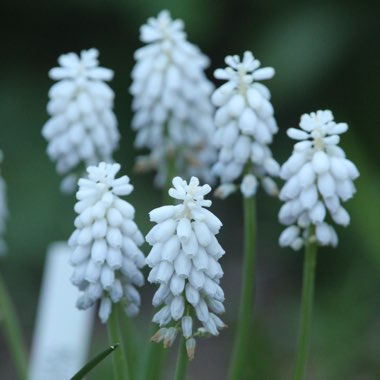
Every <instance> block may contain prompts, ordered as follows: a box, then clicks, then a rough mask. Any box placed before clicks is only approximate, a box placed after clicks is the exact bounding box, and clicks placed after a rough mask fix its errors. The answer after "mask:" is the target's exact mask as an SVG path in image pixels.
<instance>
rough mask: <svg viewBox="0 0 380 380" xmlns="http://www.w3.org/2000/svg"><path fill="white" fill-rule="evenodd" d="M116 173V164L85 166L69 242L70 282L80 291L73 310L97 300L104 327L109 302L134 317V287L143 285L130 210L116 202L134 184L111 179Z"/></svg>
mask: <svg viewBox="0 0 380 380" xmlns="http://www.w3.org/2000/svg"><path fill="white" fill-rule="evenodd" d="M119 170H120V165H119V164H117V163H113V164H108V163H104V162H101V163H99V164H98V166H90V167H88V168H87V172H88V178H81V179H80V180H79V182H78V184H79V190H78V192H77V193H76V197H77V200H78V202H77V203H76V204H75V208H74V209H75V212H76V213H77V214H78V216H77V217H76V219H75V227H76V230H75V231H74V233H73V234H72V235H71V237H70V239H69V245H70V246H71V247H72V248H73V252H72V255H71V259H70V261H71V264H72V265H73V266H74V273H73V275H72V278H71V281H72V283H73V284H74V285H76V286H77V287H78V288H79V289H80V290H81V291H82V292H83V294H82V295H81V296H80V298H79V299H78V302H77V307H78V308H79V309H87V308H89V307H91V306H92V305H93V304H94V303H95V302H96V301H97V300H100V307H99V318H100V320H101V321H102V322H103V323H105V322H106V321H107V320H108V317H109V315H110V313H111V310H112V303H117V302H120V303H122V304H123V306H124V309H125V311H126V313H127V314H128V315H130V316H135V315H136V314H137V313H138V312H139V308H140V295H139V293H138V291H137V289H136V287H140V286H142V285H143V284H144V277H143V274H142V273H141V268H142V267H143V266H144V265H145V256H144V254H143V253H142V252H141V250H140V249H139V246H140V245H141V244H142V243H143V242H144V237H143V235H142V234H141V232H140V230H139V228H138V227H137V225H136V223H135V222H134V220H133V219H134V214H135V209H134V207H133V206H132V205H131V204H130V203H128V202H127V201H125V200H123V199H121V198H120V196H123V195H129V194H130V193H131V192H132V190H133V186H132V185H131V184H130V183H129V178H128V176H126V175H124V176H122V177H120V178H115V176H116V174H117V172H118V171H119Z"/></svg>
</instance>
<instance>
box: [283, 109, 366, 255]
mask: <svg viewBox="0 0 380 380" xmlns="http://www.w3.org/2000/svg"><path fill="white" fill-rule="evenodd" d="M300 127H301V129H295V128H290V129H288V132H287V133H288V136H289V137H290V138H292V139H294V140H299V142H297V143H296V144H295V145H294V150H293V153H292V155H291V156H290V158H289V159H288V160H287V161H286V162H285V163H284V164H283V165H282V167H281V178H283V179H284V180H286V183H285V185H284V186H283V188H282V189H281V192H280V199H281V200H283V201H284V202H285V204H284V205H283V206H282V207H281V210H280V213H279V219H280V222H281V223H283V224H285V225H288V226H289V227H287V228H286V229H285V230H284V231H283V232H282V234H281V236H280V245H281V246H290V247H292V248H293V249H295V250H297V249H300V248H301V247H302V246H303V245H304V244H305V241H306V240H307V239H315V240H316V242H317V243H318V244H320V245H332V246H336V245H337V244H338V237H337V234H336V232H335V230H334V228H333V227H332V226H331V225H330V224H329V223H328V222H327V221H326V217H327V211H328V213H329V214H330V216H331V219H332V221H334V222H335V223H337V224H339V225H342V226H347V225H348V224H349V222H350V216H349V214H348V212H347V211H346V210H345V209H344V208H343V207H342V206H341V202H340V201H347V200H348V199H350V198H351V197H352V196H353V194H354V193H355V186H354V184H353V180H355V179H356V178H357V177H358V176H359V172H358V170H357V168H356V166H355V165H354V164H353V163H352V162H351V161H350V160H348V159H347V158H346V155H345V153H344V151H343V150H342V149H341V148H340V147H339V146H338V143H339V141H340V137H339V135H340V134H342V133H344V132H346V131H347V129H348V126H347V124H346V123H335V122H334V117H333V114H332V113H331V111H328V110H326V111H317V112H316V113H314V112H312V113H311V114H304V115H302V117H301V121H300ZM311 227H313V231H312V233H313V234H312V235H310V231H311ZM314 229H315V231H314Z"/></svg>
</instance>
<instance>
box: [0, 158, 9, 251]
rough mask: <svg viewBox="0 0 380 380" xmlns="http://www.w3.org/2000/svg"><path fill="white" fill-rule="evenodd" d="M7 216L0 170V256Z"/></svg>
mask: <svg viewBox="0 0 380 380" xmlns="http://www.w3.org/2000/svg"><path fill="white" fill-rule="evenodd" d="M2 160H3V153H2V152H1V151H0V163H1V162H2ZM7 216H8V208H7V199H6V184H5V181H4V179H3V177H2V176H1V172H0V256H2V255H3V254H4V253H5V250H6V245H5V242H4V240H3V235H4V232H5V221H6V219H7Z"/></svg>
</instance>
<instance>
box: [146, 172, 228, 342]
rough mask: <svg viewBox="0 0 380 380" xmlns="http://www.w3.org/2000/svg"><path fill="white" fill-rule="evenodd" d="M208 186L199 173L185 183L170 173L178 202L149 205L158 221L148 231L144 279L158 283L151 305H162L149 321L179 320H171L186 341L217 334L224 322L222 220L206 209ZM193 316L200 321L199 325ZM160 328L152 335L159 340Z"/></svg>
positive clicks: (209, 189) (169, 322) (168, 321)
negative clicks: (220, 317)
mask: <svg viewBox="0 0 380 380" xmlns="http://www.w3.org/2000/svg"><path fill="white" fill-rule="evenodd" d="M210 191H211V188H210V186H209V185H203V186H200V185H199V180H198V178H195V177H192V178H191V180H190V181H189V183H187V182H186V181H184V180H183V179H181V178H180V177H176V178H174V179H173V188H171V189H170V190H169V194H170V196H172V197H173V198H174V199H177V200H178V201H180V202H181V203H180V204H178V205H176V206H162V207H159V208H157V209H154V210H152V211H151V212H150V218H151V220H152V221H155V222H156V223H157V224H156V225H155V226H154V227H153V228H152V229H151V230H150V232H149V233H148V235H147V236H146V240H147V241H148V243H149V244H151V245H152V249H151V251H150V253H149V255H148V256H147V258H146V263H147V264H148V266H149V267H150V268H151V271H150V273H149V277H148V281H149V282H151V283H157V284H159V285H160V286H159V288H158V290H157V291H156V293H155V295H154V297H153V305H154V306H155V307H160V310H159V311H158V312H157V313H156V314H155V315H154V317H153V322H155V323H157V324H159V325H160V327H162V326H167V325H170V324H172V323H174V322H176V321H181V325H180V326H181V327H179V326H177V325H175V326H177V327H176V329H179V328H181V330H182V334H183V335H184V337H185V338H186V339H187V341H190V340H191V339H193V337H194V336H197V335H200V334H201V335H202V334H205V333H207V334H211V335H218V334H219V330H220V329H221V328H223V327H224V324H223V322H222V321H221V320H220V319H219V318H218V317H217V315H216V314H221V313H223V312H224V306H223V301H224V293H223V290H222V288H221V287H220V285H219V283H220V279H221V278H222V276H223V270H222V268H221V266H220V264H219V263H218V260H219V259H220V258H221V257H222V256H223V254H224V250H223V248H222V247H221V246H220V245H219V243H218V241H217V239H216V237H215V235H216V234H218V232H219V230H220V228H221V226H222V223H221V221H220V220H219V219H218V218H217V217H216V216H215V215H214V214H212V213H211V212H210V211H209V210H207V209H205V207H209V206H210V205H211V201H209V200H205V199H204V196H205V195H206V194H208V193H209V192H210ZM195 317H196V318H197V319H198V320H199V321H200V324H201V326H202V327H200V328H198V330H196V329H195V326H194V324H195V322H194V318H195ZM173 321H174V322H173ZM160 331H161V330H159V331H158V332H157V334H158V335H157V334H156V335H157V336H156V335H155V336H154V340H156V341H160V337H161V335H162V334H163V333H164V332H162V331H161V333H160ZM165 333H166V330H165Z"/></svg>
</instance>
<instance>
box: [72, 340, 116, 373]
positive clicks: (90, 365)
mask: <svg viewBox="0 0 380 380" xmlns="http://www.w3.org/2000/svg"><path fill="white" fill-rule="evenodd" d="M118 347H119V343H116V344H115V345H113V346H110V347H109V348H107V349H106V350H105V351H103V352H101V353H100V354H99V355H97V356H95V357H94V358H93V359H92V360H91V361H89V362H88V363H87V364H86V365H85V366H84V367H82V369H80V370H79V371H78V372H77V373H76V374H75V375H74V376H73V377H72V378H71V379H70V380H80V379H83V378H84V377H85V376H86V375H87V374H88V373H89V372H90V371H91V370H92V369H93V368H94V367H96V366H97V365H98V364H99V363H100V362H101V361H102V360H103V359H105V358H106V357H107V356H108V355H109V354H110V353H111V352H113V351H114V350H116V348H118Z"/></svg>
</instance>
